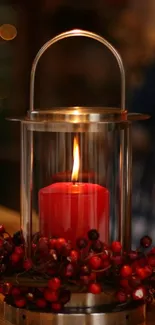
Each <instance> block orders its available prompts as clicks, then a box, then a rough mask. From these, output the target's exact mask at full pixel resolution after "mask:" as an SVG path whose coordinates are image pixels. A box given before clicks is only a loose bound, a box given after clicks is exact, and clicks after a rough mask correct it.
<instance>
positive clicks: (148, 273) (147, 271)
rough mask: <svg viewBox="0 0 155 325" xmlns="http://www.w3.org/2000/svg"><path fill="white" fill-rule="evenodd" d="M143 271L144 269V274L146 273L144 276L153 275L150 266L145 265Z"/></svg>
mask: <svg viewBox="0 0 155 325" xmlns="http://www.w3.org/2000/svg"><path fill="white" fill-rule="evenodd" d="M144 269H145V272H146V276H147V277H149V276H151V275H152V273H153V270H152V267H151V266H150V265H146V266H144Z"/></svg>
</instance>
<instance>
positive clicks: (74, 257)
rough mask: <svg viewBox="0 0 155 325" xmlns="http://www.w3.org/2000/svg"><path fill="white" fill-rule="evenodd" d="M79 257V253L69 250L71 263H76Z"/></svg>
mask: <svg viewBox="0 0 155 325" xmlns="http://www.w3.org/2000/svg"><path fill="white" fill-rule="evenodd" d="M79 257H80V256H79V252H77V251H76V250H71V252H70V254H69V258H70V261H71V262H77V261H78V259H79Z"/></svg>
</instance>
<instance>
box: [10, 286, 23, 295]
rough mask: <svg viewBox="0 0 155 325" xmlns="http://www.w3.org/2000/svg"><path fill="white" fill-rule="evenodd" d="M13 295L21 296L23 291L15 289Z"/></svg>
mask: <svg viewBox="0 0 155 325" xmlns="http://www.w3.org/2000/svg"><path fill="white" fill-rule="evenodd" d="M11 293H12V295H13V296H20V294H21V290H20V289H19V288H17V287H13V288H12V291H11Z"/></svg>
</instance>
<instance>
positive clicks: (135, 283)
mask: <svg viewBox="0 0 155 325" xmlns="http://www.w3.org/2000/svg"><path fill="white" fill-rule="evenodd" d="M129 283H130V285H131V287H133V288H137V287H138V286H139V285H140V284H141V279H140V278H139V277H138V276H137V275H133V276H132V277H131V279H130V280H129Z"/></svg>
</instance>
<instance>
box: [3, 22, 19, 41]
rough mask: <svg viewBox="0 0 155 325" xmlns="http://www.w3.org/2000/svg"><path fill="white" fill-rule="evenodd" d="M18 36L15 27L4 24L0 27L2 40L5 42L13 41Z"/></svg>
mask: <svg viewBox="0 0 155 325" xmlns="http://www.w3.org/2000/svg"><path fill="white" fill-rule="evenodd" d="M16 36H17V29H16V27H15V26H14V25H10V24H3V25H1V26H0V38H2V39H3V40H5V41H12V40H13V39H14V38H16Z"/></svg>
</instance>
